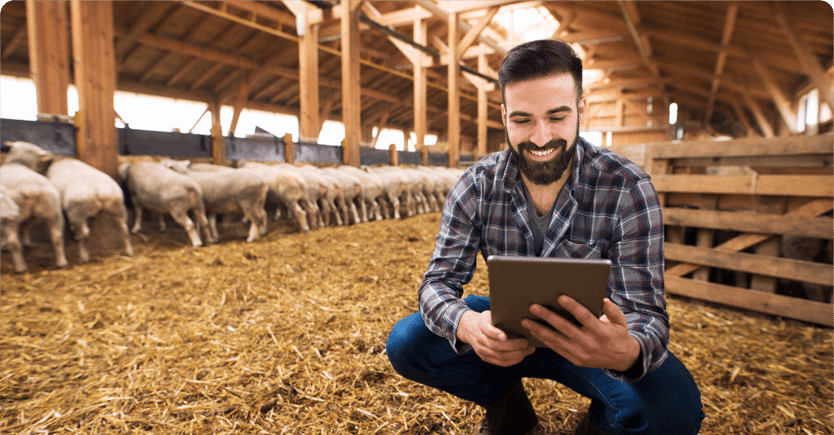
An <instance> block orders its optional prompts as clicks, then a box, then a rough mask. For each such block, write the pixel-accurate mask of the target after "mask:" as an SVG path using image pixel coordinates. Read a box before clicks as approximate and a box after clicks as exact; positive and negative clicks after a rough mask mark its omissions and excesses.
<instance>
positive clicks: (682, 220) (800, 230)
mask: <svg viewBox="0 0 834 435" xmlns="http://www.w3.org/2000/svg"><path fill="white" fill-rule="evenodd" d="M670 176H673V177H677V175H664V177H670ZM829 179H830V177H829ZM660 190H661V191H663V192H667V193H668V192H670V191H669V190H662V189H660ZM663 221H664V223H665V224H667V225H675V226H682V227H693V228H708V229H713V230H728V231H741V232H748V233H760V234H777V235H783V236H797V237H810V238H817V239H830V238H831V237H832V232H831V228H834V220H832V219H831V218H827V217H805V216H789V215H781V214H772V213H757V214H750V213H739V212H730V211H717V210H698V209H683V208H676V207H670V208H664V209H663ZM829 267H830V266H829Z"/></svg>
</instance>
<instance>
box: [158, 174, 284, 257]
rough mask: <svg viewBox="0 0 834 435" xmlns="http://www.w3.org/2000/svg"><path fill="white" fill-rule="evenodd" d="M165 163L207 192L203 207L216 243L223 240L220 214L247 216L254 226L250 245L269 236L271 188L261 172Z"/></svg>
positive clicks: (204, 194)
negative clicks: (268, 217)
mask: <svg viewBox="0 0 834 435" xmlns="http://www.w3.org/2000/svg"><path fill="white" fill-rule="evenodd" d="M161 163H162V165H163V166H166V167H169V168H171V169H173V170H175V171H177V172H179V173H181V174H183V175H187V176H189V177H191V178H192V179H194V181H196V182H197V183H198V184H199V185H200V188H201V189H203V204H204V205H205V209H206V214H207V215H208V222H209V229H210V232H211V241H212V242H217V241H218V240H219V239H220V234H219V233H218V232H217V215H218V214H231V213H243V215H244V216H245V217H246V219H247V220H248V221H249V224H250V225H249V236H248V238H247V239H246V241H247V242H252V241H255V240H257V239H258V237H260V236H261V235H263V234H266V231H267V217H266V211H265V210H264V204H265V203H266V196H267V192H268V191H269V188H268V186H267V184H266V181H264V179H263V177H261V176H260V175H258V173H256V172H253V171H248V170H245V169H233V168H228V167H223V166H217V165H205V164H203V165H197V164H194V165H191V164H190V162H188V161H186V162H176V161H174V160H170V159H165V160H163V161H162V162H161ZM192 166H193V168H194V169H192ZM212 166H213V167H212Z"/></svg>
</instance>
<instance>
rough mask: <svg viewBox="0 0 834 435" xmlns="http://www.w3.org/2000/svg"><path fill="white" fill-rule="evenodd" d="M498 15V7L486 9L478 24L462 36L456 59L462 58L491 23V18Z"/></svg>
mask: <svg viewBox="0 0 834 435" xmlns="http://www.w3.org/2000/svg"><path fill="white" fill-rule="evenodd" d="M496 13H498V7H497V6H493V7H491V8H489V9H487V13H486V15H484V16H483V17H481V18H480V19H479V20H478V22H477V23H476V24H475V25H474V26H473V27H472V28H471V29H469V31H467V32H466V34H465V35H463V38H462V39H461V40H460V42H459V43H458V46H457V57H458V58H460V57H461V56H463V53H464V52H465V51H466V49H467V48H469V46H470V45H472V43H473V42H475V39H476V38H478V37H480V36H481V32H482V31H483V30H484V29H485V28H486V26H488V25H489V23H490V22H492V18H493V17H494V16H495V14H496Z"/></svg>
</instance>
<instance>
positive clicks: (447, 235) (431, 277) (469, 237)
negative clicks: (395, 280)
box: [418, 173, 481, 354]
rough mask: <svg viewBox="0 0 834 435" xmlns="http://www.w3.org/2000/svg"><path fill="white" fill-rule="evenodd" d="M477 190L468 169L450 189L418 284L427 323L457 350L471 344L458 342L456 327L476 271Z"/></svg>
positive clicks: (477, 238)
mask: <svg viewBox="0 0 834 435" xmlns="http://www.w3.org/2000/svg"><path fill="white" fill-rule="evenodd" d="M477 203H478V193H477V189H476V188H475V184H474V180H473V178H472V174H470V173H466V174H464V176H463V177H462V178H461V179H460V180H458V182H457V183H456V184H455V186H454V187H453V188H452V190H451V192H450V193H449V197H448V199H447V200H446V204H445V206H444V208H443V214H442V217H441V221H440V231H439V232H438V235H437V238H436V240H435V248H434V252H433V254H432V258H431V260H430V261H429V266H428V269H427V271H426V273H425V275H424V276H423V281H422V283H421V284H420V288H419V291H418V293H419V303H418V305H419V308H420V313H421V315H422V316H423V320H424V322H425V324H426V327H427V328H428V329H429V330H431V331H432V332H434V333H435V334H437V335H439V336H441V337H444V338H446V339H447V340H449V344H450V345H451V346H452V348H454V349H455V351H456V352H457V353H458V354H462V353H465V352H467V351H468V350H470V349H471V346H470V345H468V344H466V343H463V342H458V340H457V327H458V322H459V321H460V318H461V316H463V313H464V312H466V311H468V310H469V308H468V307H467V306H466V303H465V302H464V300H463V299H461V296H462V295H463V286H464V285H465V284H467V283H468V282H469V281H470V280H471V279H472V276H473V275H474V273H475V265H476V259H477V255H478V250H479V246H480V240H481V232H480V229H479V226H478V225H477V221H476V215H477V213H476V210H477Z"/></svg>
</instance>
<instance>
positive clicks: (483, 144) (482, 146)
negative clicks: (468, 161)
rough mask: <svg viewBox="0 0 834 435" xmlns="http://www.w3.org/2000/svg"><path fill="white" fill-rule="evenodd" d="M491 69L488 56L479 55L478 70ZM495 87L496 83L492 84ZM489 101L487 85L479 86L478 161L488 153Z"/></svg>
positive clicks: (476, 148)
mask: <svg viewBox="0 0 834 435" xmlns="http://www.w3.org/2000/svg"><path fill="white" fill-rule="evenodd" d="M488 69H489V65H488V64H487V60H486V56H485V55H483V54H481V55H478V72H479V73H481V74H485V73H486V72H487V70H488ZM492 86H493V88H494V87H495V85H492ZM488 103H489V101H488V100H487V86H486V84H484V85H483V86H478V144H477V146H476V147H475V152H474V153H473V154H474V157H475V161H478V159H480V158H481V157H483V156H485V155H486V154H487V113H488V110H489V108H488V106H487V104H488Z"/></svg>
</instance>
